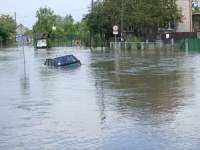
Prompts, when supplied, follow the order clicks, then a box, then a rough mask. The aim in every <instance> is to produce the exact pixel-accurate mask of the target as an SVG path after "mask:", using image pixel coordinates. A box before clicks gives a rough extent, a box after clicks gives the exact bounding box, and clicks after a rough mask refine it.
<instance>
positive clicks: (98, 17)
mask: <svg viewBox="0 0 200 150" xmlns="http://www.w3.org/2000/svg"><path fill="white" fill-rule="evenodd" d="M122 8H123V9H122ZM86 18H87V25H88V27H89V30H90V31H91V32H92V33H94V34H101V32H102V33H105V35H106V36H107V37H108V35H109V36H112V34H111V32H112V26H113V25H114V24H117V25H118V26H119V32H123V31H121V28H123V29H126V28H129V27H133V28H134V29H138V28H139V29H141V30H143V31H145V32H147V31H146V30H145V29H146V28H150V29H151V30H153V29H155V28H158V25H160V26H162V25H164V24H165V22H169V21H173V20H176V21H181V13H180V10H179V9H178V6H177V4H176V0H162V1H161V0H104V1H103V2H98V1H97V2H95V3H94V5H93V9H92V11H91V12H90V13H89V14H87V15H86ZM122 23H123V27H122ZM123 29H122V30H123ZM155 34H156V33H155Z"/></svg>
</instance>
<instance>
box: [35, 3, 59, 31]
mask: <svg viewBox="0 0 200 150" xmlns="http://www.w3.org/2000/svg"><path fill="white" fill-rule="evenodd" d="M36 18H37V19H38V20H37V22H36V23H35V24H34V26H33V33H39V32H48V33H50V34H51V32H52V26H53V25H54V22H55V20H56V15H55V14H54V11H52V10H51V8H46V7H45V8H40V9H39V10H38V11H37V12H36Z"/></svg>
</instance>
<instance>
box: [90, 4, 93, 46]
mask: <svg viewBox="0 0 200 150" xmlns="http://www.w3.org/2000/svg"><path fill="white" fill-rule="evenodd" d="M92 11H93V0H92V1H91V12H92ZM90 47H92V33H91V31H90Z"/></svg>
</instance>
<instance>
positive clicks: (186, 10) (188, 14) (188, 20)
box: [175, 0, 193, 32]
mask: <svg viewBox="0 0 200 150" xmlns="http://www.w3.org/2000/svg"><path fill="white" fill-rule="evenodd" d="M177 5H178V8H179V10H180V12H181V14H182V21H183V22H182V23H177V26H176V28H175V31H176V32H192V31H193V27H192V6H191V0H177Z"/></svg>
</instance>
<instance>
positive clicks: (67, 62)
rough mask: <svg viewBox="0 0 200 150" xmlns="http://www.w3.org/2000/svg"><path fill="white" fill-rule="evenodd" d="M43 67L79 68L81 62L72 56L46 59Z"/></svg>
mask: <svg viewBox="0 0 200 150" xmlns="http://www.w3.org/2000/svg"><path fill="white" fill-rule="evenodd" d="M44 65H48V66H55V67H59V66H81V65H82V64H81V61H80V60H78V59H77V58H76V57H75V56H74V55H65V56H59V57H54V58H47V59H46V61H45V63H44Z"/></svg>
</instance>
